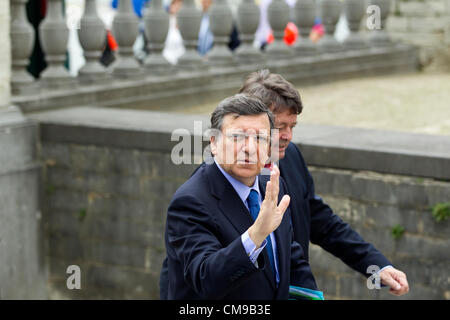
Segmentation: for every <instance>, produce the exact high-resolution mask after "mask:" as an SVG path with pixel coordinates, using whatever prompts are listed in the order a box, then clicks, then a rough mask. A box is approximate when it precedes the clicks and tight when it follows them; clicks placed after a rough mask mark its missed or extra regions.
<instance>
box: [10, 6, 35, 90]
mask: <svg viewBox="0 0 450 320" xmlns="http://www.w3.org/2000/svg"><path fill="white" fill-rule="evenodd" d="M27 1H28V0H10V5H11V29H10V33H11V58H12V74H11V91H12V93H13V94H33V93H37V91H38V86H37V85H36V82H35V81H34V78H33V77H32V76H31V75H30V74H29V73H28V71H27V70H26V67H27V65H28V63H29V57H30V54H31V51H32V49H33V44H34V40H35V35H34V31H33V27H32V26H31V24H30V23H29V22H28V19H27V16H26V9H25V4H26V3H27Z"/></svg>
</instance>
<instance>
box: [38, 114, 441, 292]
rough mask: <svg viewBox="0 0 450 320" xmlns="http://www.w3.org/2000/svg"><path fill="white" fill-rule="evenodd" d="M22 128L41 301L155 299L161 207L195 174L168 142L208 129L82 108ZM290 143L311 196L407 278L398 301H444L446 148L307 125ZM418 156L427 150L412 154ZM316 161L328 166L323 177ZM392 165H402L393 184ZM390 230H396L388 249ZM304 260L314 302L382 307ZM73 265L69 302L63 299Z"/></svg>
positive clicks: (355, 279) (314, 258)
mask: <svg viewBox="0 0 450 320" xmlns="http://www.w3.org/2000/svg"><path fill="white" fill-rule="evenodd" d="M30 116H31V117H32V118H33V119H35V120H37V121H40V122H41V141H42V142H41V143H42V148H41V158H42V160H43V161H44V162H45V164H46V166H45V167H46V171H45V175H44V176H45V183H44V187H43V188H44V190H45V195H44V201H43V203H44V207H43V219H44V221H45V222H46V230H47V233H48V236H49V248H48V255H49V258H50V282H49V284H50V293H51V295H50V296H51V298H86V299H93V298H117V299H128V298H143V299H147V298H150V299H157V298H158V292H159V291H158V290H159V286H158V279H159V272H160V266H161V262H162V260H163V258H164V255H165V253H164V241H163V234H164V223H165V215H166V209H167V205H168V203H169V201H170V198H171V197H172V194H173V193H174V191H175V190H176V189H177V188H178V186H180V185H181V184H182V183H183V182H184V181H185V180H186V179H187V177H188V176H189V175H190V174H191V172H192V171H193V169H194V168H195V167H196V166H197V164H187V165H174V164H173V162H172V161H171V156H170V154H171V150H172V147H173V146H174V145H175V144H176V143H178V140H177V139H176V141H171V133H172V132H173V130H174V129H176V128H186V129H188V130H189V131H190V132H195V131H194V130H193V128H195V127H194V126H193V125H192V124H193V121H194V120H195V121H202V123H203V130H205V129H206V127H207V123H208V118H207V117H205V116H186V115H175V114H164V113H156V112H145V111H137V110H134V111H133V110H114V109H103V108H90V107H84V108H74V109H66V110H60V111H49V112H45V113H39V114H34V115H30ZM352 130H356V131H358V132H355V131H352ZM350 131H351V132H350ZM377 133H378V135H377ZM346 134H347V136H346ZM295 135H296V136H297V137H301V139H300V140H295V142H296V143H298V144H299V145H300V147H301V148H302V150H303V152H304V155H305V158H306V160H307V161H308V163H309V165H310V168H311V172H312V174H313V176H314V179H315V183H316V189H317V192H318V194H320V195H322V196H323V197H324V199H325V200H326V201H327V202H328V203H329V204H330V205H331V206H332V207H333V208H334V209H335V211H336V213H337V214H339V215H340V216H341V217H342V218H343V219H344V220H345V221H348V222H349V223H350V224H351V225H352V226H353V227H354V228H355V229H356V230H357V231H358V232H359V233H360V234H361V235H362V236H363V237H364V238H365V239H366V240H368V241H370V242H372V243H373V244H374V245H375V246H376V247H378V248H379V249H380V250H381V251H382V252H384V253H385V254H386V255H387V257H388V258H390V259H391V261H392V263H393V264H394V265H395V266H397V267H398V268H400V269H402V270H404V271H405V272H406V273H407V275H408V278H409V281H410V286H411V292H410V294H409V295H407V296H405V297H404V298H410V299H449V298H450V296H449V295H450V293H449V291H450V278H449V277H450V275H449V273H448V264H449V262H450V253H449V251H448V247H449V245H450V238H449V234H450V233H449V231H450V223H449V222H450V220H446V221H442V222H439V223H437V222H435V221H434V220H433V218H432V216H431V213H430V207H431V206H433V205H434V204H436V203H439V202H445V201H448V199H449V195H450V178H449V177H448V174H450V171H448V170H446V171H444V170H441V171H440V172H441V174H440V175H439V172H437V171H436V170H435V169H436V168H449V167H450V154H449V153H450V141H449V140H448V138H447V137H443V138H439V137H433V136H424V135H408V134H399V133H389V134H388V133H386V132H379V131H375V130H363V129H351V130H349V129H348V128H339V127H325V126H307V125H303V126H301V128H300V129H298V131H297V132H296V133H295ZM327 137H328V138H327ZM339 137H341V138H342V137H345V138H344V139H343V140H340V141H339V140H338V139H339ZM352 137H353V138H352ZM194 139H195V138H194ZM333 139H334V140H333ZM384 140H386V141H389V143H386V141H384ZM407 141H409V146H408V143H407ZM334 144H337V145H338V147H336V146H334ZM421 144H423V145H427V146H428V147H429V150H426V151H422V154H421V153H420V148H419V147H420V145H421ZM357 145H359V147H358V146H357ZM383 146H384V147H383ZM418 146H419V147H418ZM332 148H334V149H332ZM328 150H334V152H333V154H334V157H333V165H327V166H323V163H321V161H323V160H321V159H324V158H326V157H324V156H323V154H324V152H325V153H327V152H328ZM321 155H322V156H321ZM327 158H328V159H329V158H330V157H327ZM373 159H375V160H376V161H375V160H373ZM197 160H198V159H197ZM353 160H355V161H356V160H358V166H355V163H354V162H353ZM434 160H436V161H434ZM393 162H400V163H403V164H404V166H403V171H402V175H398V174H395V171H397V170H396V166H395V165H391V164H392V163H393ZM413 164H414V165H413ZM352 167H353V168H352ZM418 167H420V168H421V170H420V171H416V170H415V168H418ZM415 172H417V173H415ZM434 175H437V177H431V176H434ZM427 176H428V177H427ZM396 226H397V228H398V226H401V227H403V228H404V230H405V231H404V233H403V234H402V236H400V237H399V238H398V239H394V238H393V236H392V230H393V228H394V227H396ZM310 255H311V265H312V268H313V270H314V273H315V274H316V277H317V281H318V284H319V286H320V288H321V289H322V290H323V291H324V292H325V296H326V298H328V299H378V298H394V297H393V296H391V295H390V294H388V293H387V292H386V289H384V290H381V291H379V290H368V289H367V287H366V281H365V279H364V278H363V277H362V276H361V275H359V274H357V273H355V272H354V271H352V270H350V269H349V268H348V267H347V266H345V265H344V264H343V263H342V262H340V261H339V260H338V259H336V258H332V257H331V256H330V255H329V254H328V253H326V252H324V251H323V250H322V249H320V248H318V247H316V246H312V247H311V250H310ZM74 264H75V265H78V266H79V267H80V269H81V290H76V289H75V290H68V289H67V287H66V280H67V277H68V274H66V269H67V267H68V266H69V265H74Z"/></svg>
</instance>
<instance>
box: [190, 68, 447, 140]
mask: <svg viewBox="0 0 450 320" xmlns="http://www.w3.org/2000/svg"><path fill="white" fill-rule="evenodd" d="M299 90H300V94H301V97H302V100H303V104H304V111H303V113H302V114H301V116H300V117H299V123H300V124H301V123H314V124H331V125H338V126H355V127H363V128H374V129H386V130H400V131H409V132H418V133H428V134H440V135H450V73H441V74H436V73H433V74H430V73H417V74H406V75H393V76H382V77H372V78H362V79H351V80H344V81H339V82H334V83H329V84H321V85H317V86H309V87H304V88H299ZM214 107H215V104H209V105H201V106H197V107H193V108H187V109H185V110H183V112H186V113H211V111H212V110H213V109H214Z"/></svg>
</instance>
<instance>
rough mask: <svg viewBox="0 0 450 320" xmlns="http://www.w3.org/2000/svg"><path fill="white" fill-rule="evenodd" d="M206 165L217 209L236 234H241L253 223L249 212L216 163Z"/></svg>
mask: <svg viewBox="0 0 450 320" xmlns="http://www.w3.org/2000/svg"><path fill="white" fill-rule="evenodd" d="M207 166H208V167H207V169H206V170H207V175H208V179H209V183H210V188H211V193H212V194H213V195H214V196H215V197H216V198H217V199H218V203H219V209H220V210H221V211H222V213H223V215H224V216H225V217H226V218H227V219H228V220H229V221H230V223H231V224H232V225H233V227H234V228H235V229H236V231H237V232H238V234H243V233H244V232H245V231H247V229H248V228H249V227H250V226H251V225H252V224H253V219H252V217H251V216H250V213H249V212H248V210H247V208H246V207H245V205H244V203H242V200H241V198H239V195H238V194H237V192H236V190H234V188H233V186H232V185H231V184H230V183H229V182H228V180H227V179H226V178H225V177H224V176H223V174H222V173H221V172H220V170H219V168H217V165H216V164H215V163H213V164H211V165H207Z"/></svg>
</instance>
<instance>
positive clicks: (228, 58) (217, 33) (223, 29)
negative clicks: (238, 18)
mask: <svg viewBox="0 0 450 320" xmlns="http://www.w3.org/2000/svg"><path fill="white" fill-rule="evenodd" d="M209 28H210V30H211V32H212V34H213V35H214V44H213V47H212V49H211V51H210V52H209V53H208V54H207V57H208V62H209V64H210V65H211V66H215V67H224V66H231V65H232V64H233V54H232V53H231V50H230V49H229V48H228V41H229V39H230V34H231V32H232V31H233V13H232V12H231V8H230V6H229V4H228V1H227V0H213V3H212V5H211V7H210V8H209Z"/></svg>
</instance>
